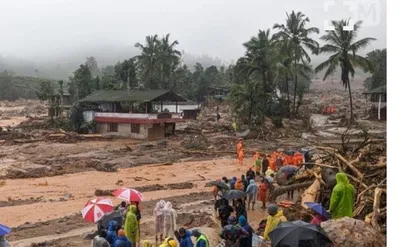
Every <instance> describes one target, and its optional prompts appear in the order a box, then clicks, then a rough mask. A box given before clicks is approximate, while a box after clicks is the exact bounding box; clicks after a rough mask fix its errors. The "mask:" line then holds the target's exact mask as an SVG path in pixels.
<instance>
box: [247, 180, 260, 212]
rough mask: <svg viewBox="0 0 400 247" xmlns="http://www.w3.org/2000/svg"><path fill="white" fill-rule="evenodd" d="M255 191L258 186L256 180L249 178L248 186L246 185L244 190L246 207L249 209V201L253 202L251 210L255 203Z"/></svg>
mask: <svg viewBox="0 0 400 247" xmlns="http://www.w3.org/2000/svg"><path fill="white" fill-rule="evenodd" d="M257 191H258V188H257V184H256V182H255V181H254V179H252V180H250V184H249V186H248V187H247V190H246V195H247V197H248V198H247V199H248V202H247V203H248V207H247V208H248V209H249V210H250V203H252V204H253V208H252V209H253V210H254V204H256V196H257Z"/></svg>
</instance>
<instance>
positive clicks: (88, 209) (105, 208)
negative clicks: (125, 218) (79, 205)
mask: <svg viewBox="0 0 400 247" xmlns="http://www.w3.org/2000/svg"><path fill="white" fill-rule="evenodd" d="M113 210H114V206H113V204H112V201H111V200H110V199H107V198H95V199H92V200H89V201H88V202H87V203H86V205H85V207H84V208H83V209H82V211H81V213H82V216H83V218H84V219H85V220H87V221H90V222H93V223H96V222H97V221H99V220H100V219H101V218H102V217H103V216H104V215H105V214H106V213H108V212H111V211H113Z"/></svg>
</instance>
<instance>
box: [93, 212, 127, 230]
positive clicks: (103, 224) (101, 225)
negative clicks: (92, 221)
mask: <svg viewBox="0 0 400 247" xmlns="http://www.w3.org/2000/svg"><path fill="white" fill-rule="evenodd" d="M122 218H123V215H122V213H121V212H119V211H113V212H110V213H107V214H105V215H104V216H103V217H102V218H101V220H99V221H98V222H97V228H98V230H100V229H107V228H108V223H109V222H110V221H112V220H115V221H116V222H117V224H118V225H120V226H122V223H123V222H122Z"/></svg>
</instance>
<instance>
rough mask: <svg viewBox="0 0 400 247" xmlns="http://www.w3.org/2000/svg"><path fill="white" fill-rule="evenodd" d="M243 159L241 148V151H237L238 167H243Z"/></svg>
mask: <svg viewBox="0 0 400 247" xmlns="http://www.w3.org/2000/svg"><path fill="white" fill-rule="evenodd" d="M243 159H244V150H243V148H242V149H240V151H239V158H238V160H239V165H241V166H242V165H243Z"/></svg>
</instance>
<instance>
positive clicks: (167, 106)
mask: <svg viewBox="0 0 400 247" xmlns="http://www.w3.org/2000/svg"><path fill="white" fill-rule="evenodd" d="M200 107H201V104H198V103H195V102H191V101H187V102H180V103H179V104H178V108H176V104H175V103H173V102H165V103H163V106H162V108H163V109H161V104H157V103H156V104H154V109H156V110H157V111H168V112H175V113H180V114H181V115H182V117H183V118H184V119H196V118H197V115H198V114H199V112H200Z"/></svg>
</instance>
